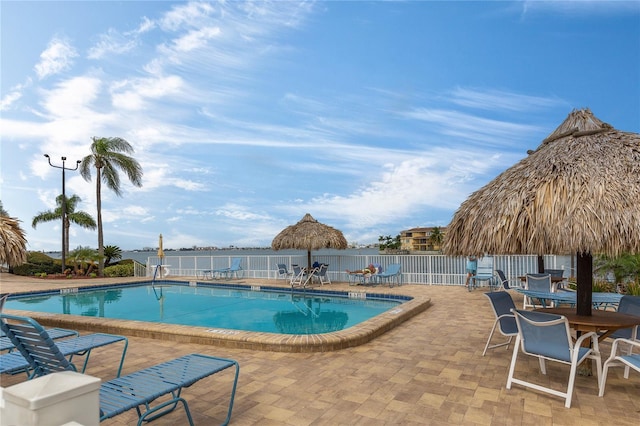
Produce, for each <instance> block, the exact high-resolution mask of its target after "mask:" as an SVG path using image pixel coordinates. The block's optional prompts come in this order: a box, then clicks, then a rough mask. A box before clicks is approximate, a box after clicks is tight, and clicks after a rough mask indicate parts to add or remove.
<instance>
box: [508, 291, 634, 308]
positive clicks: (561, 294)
mask: <svg viewBox="0 0 640 426" xmlns="http://www.w3.org/2000/svg"><path fill="white" fill-rule="evenodd" d="M516 291H518V292H519V293H522V294H524V295H525V296H527V297H529V298H532V299H537V300H539V301H540V304H541V305H542V306H543V308H547V304H548V302H549V301H551V302H555V303H566V304H569V305H572V306H575V304H576V299H577V293H576V292H575V291H562V290H560V291H556V292H550V291H536V290H527V289H523V288H518V289H516ZM620 299H622V295H621V294H618V293H598V292H596V293H591V303H592V304H593V307H594V308H596V309H600V308H603V309H606V308H608V307H614V308H616V309H617V306H618V304H619V303H620Z"/></svg>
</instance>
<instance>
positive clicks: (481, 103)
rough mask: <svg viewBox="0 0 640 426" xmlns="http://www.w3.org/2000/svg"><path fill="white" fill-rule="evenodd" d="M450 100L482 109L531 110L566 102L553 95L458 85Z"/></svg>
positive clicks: (457, 103)
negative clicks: (543, 95)
mask: <svg viewBox="0 0 640 426" xmlns="http://www.w3.org/2000/svg"><path fill="white" fill-rule="evenodd" d="M449 100H450V101H451V102H453V103H454V104H456V105H461V106H464V107H469V108H479V109H482V110H488V111H496V110H507V111H531V110H534V109H537V110H540V109H543V108H551V107H556V106H558V105H564V104H565V103H566V102H564V101H562V100H561V99H557V98H553V97H542V96H528V95H523V94H518V93H512V92H507V91H502V90H496V89H488V90H475V89H467V88H462V87H457V88H455V89H454V90H453V91H452V92H451V96H450V97H449Z"/></svg>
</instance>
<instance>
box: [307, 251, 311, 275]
mask: <svg viewBox="0 0 640 426" xmlns="http://www.w3.org/2000/svg"><path fill="white" fill-rule="evenodd" d="M307 267H308V268H309V270H311V250H307Z"/></svg>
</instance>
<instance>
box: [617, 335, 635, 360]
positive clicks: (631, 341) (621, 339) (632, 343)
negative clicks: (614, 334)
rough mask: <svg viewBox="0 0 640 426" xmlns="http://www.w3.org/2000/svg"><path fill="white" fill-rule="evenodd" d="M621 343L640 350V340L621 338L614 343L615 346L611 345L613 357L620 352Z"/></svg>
mask: <svg viewBox="0 0 640 426" xmlns="http://www.w3.org/2000/svg"><path fill="white" fill-rule="evenodd" d="M620 343H627V344H629V345H631V346H635V347H638V348H640V341H639V340H631V339H624V338H619V339H616V340H614V341H613V344H612V345H611V357H612V358H613V357H615V356H616V354H617V351H618V345H619V344H620Z"/></svg>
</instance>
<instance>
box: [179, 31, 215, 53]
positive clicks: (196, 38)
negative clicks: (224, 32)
mask: <svg viewBox="0 0 640 426" xmlns="http://www.w3.org/2000/svg"><path fill="white" fill-rule="evenodd" d="M219 34H220V28H218V27H208V28H201V29H198V30H193V31H189V32H188V33H187V34H186V35H184V36H182V37H180V38H177V39H175V40H174V46H175V50H177V51H179V52H190V51H192V50H196V49H199V48H201V47H204V46H206V45H207V43H208V41H209V40H211V39H212V38H214V37H216V36H217V35H219Z"/></svg>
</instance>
